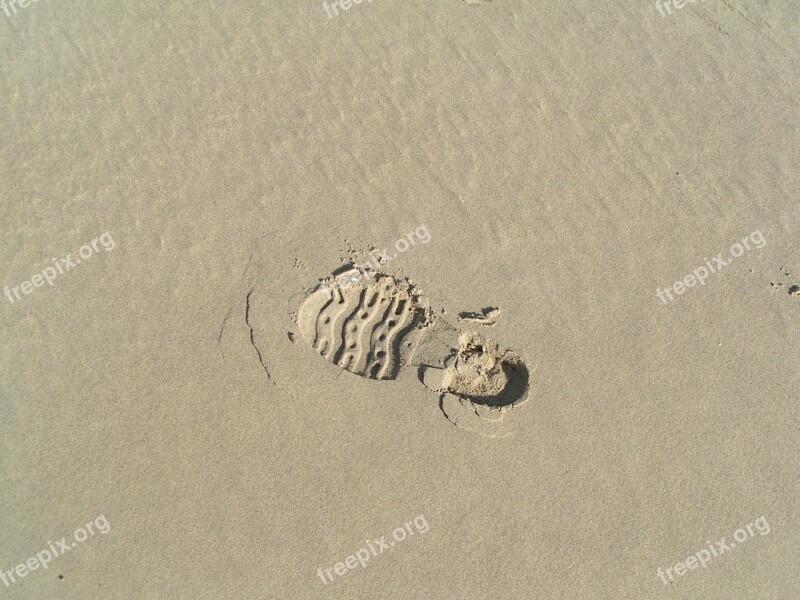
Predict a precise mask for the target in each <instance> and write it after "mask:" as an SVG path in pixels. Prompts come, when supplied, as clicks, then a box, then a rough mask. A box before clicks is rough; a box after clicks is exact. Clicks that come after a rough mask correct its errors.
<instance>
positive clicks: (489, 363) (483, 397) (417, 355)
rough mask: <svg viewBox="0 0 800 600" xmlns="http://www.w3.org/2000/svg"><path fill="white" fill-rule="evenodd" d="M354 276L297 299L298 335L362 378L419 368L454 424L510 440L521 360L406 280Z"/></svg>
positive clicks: (522, 390) (523, 393)
mask: <svg viewBox="0 0 800 600" xmlns="http://www.w3.org/2000/svg"><path fill="white" fill-rule="evenodd" d="M357 273H358V272H357V271H356V270H355V269H353V275H354V276H353V280H355V281H356V282H355V283H354V284H353V285H349V286H347V287H344V288H342V287H334V288H331V287H330V286H328V285H325V284H321V285H319V286H317V287H316V288H315V289H313V290H312V291H311V292H310V293H309V294H308V295H307V296H306V297H305V298H304V299H303V300H302V302H301V303H300V307H299V308H298V310H297V312H296V314H295V320H296V322H297V326H298V329H299V331H300V334H301V336H302V338H303V339H304V340H305V341H306V342H307V343H308V344H309V345H310V346H311V347H312V348H313V349H314V350H315V351H316V352H317V353H319V354H321V355H322V356H324V357H325V358H326V359H327V360H329V361H330V362H332V363H333V364H335V365H337V366H339V367H340V368H342V369H344V370H347V371H349V372H351V373H355V374H356V375H360V376H361V377H366V378H369V379H396V378H397V376H398V374H399V373H400V370H401V369H402V368H404V367H407V366H414V367H417V373H418V376H419V379H420V381H421V382H422V383H423V384H424V385H425V386H426V387H427V388H428V389H430V390H431V391H433V392H435V393H437V394H438V395H439V407H440V408H441V410H442V412H443V413H444V414H445V415H446V416H447V418H448V419H449V420H450V421H451V422H452V423H454V424H455V425H457V426H459V427H461V428H462V429H467V430H470V431H475V432H477V433H479V434H481V435H484V436H487V437H502V436H505V435H509V434H510V433H511V431H512V429H511V423H510V419H509V418H508V417H509V414H510V412H511V411H512V409H514V408H515V407H517V406H519V405H520V404H522V403H524V402H525V401H526V400H527V399H528V382H529V375H528V369H527V367H526V366H525V364H524V363H523V361H522V360H521V359H520V358H519V357H518V356H517V355H516V354H514V353H513V352H511V351H508V350H506V351H501V350H500V348H499V346H498V345H497V343H495V342H493V341H491V340H487V339H484V338H483V337H482V336H481V335H479V334H478V333H475V332H470V331H465V332H459V331H458V330H457V329H456V328H455V327H453V326H452V325H450V324H449V323H448V322H447V321H445V320H444V319H442V318H441V317H439V316H438V315H436V314H434V312H433V311H432V310H431V309H430V307H429V306H428V304H427V301H426V299H425V298H424V297H423V296H422V295H421V294H420V293H419V291H418V290H417V289H416V288H415V287H414V286H413V285H412V284H411V283H410V282H408V281H401V280H398V279H395V278H394V277H391V276H389V275H385V274H381V273H376V274H375V276H374V277H373V278H370V279H363V278H361V277H358V276H356V274H357ZM346 275H347V273H345V276H346Z"/></svg>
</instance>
